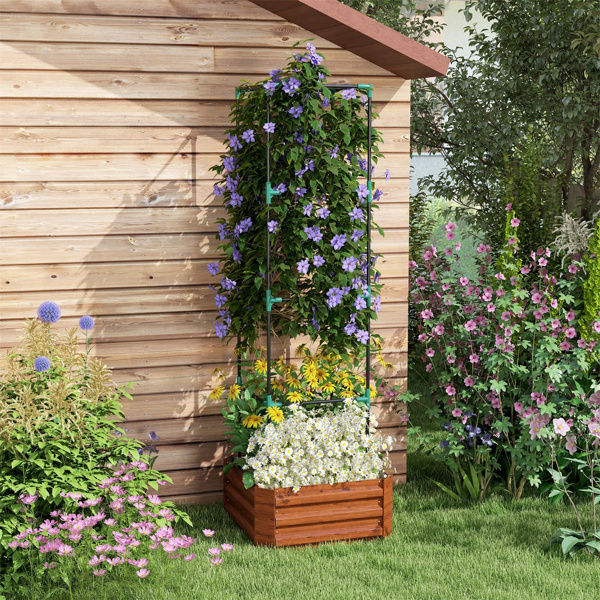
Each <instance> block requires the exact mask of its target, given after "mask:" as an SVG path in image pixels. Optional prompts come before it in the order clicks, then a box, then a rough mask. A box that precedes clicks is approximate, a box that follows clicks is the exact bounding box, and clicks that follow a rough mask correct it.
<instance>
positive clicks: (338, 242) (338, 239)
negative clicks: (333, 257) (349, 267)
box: [331, 233, 346, 250]
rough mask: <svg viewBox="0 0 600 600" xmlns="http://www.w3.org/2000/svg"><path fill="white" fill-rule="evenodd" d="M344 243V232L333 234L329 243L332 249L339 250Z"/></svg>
mask: <svg viewBox="0 0 600 600" xmlns="http://www.w3.org/2000/svg"><path fill="white" fill-rule="evenodd" d="M345 243H346V234H345V233H342V234H340V235H334V236H333V238H332V239H331V245H332V246H333V249H334V250H341V249H342V246H343V245H344V244H345Z"/></svg>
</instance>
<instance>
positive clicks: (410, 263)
mask: <svg viewBox="0 0 600 600" xmlns="http://www.w3.org/2000/svg"><path fill="white" fill-rule="evenodd" d="M408 268H409V269H410V270H411V271H413V270H414V269H416V268H417V263H416V262H415V261H414V260H409V261H408Z"/></svg>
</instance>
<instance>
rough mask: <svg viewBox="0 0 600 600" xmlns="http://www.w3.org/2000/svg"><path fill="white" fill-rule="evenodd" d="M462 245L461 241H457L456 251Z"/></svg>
mask: <svg viewBox="0 0 600 600" xmlns="http://www.w3.org/2000/svg"><path fill="white" fill-rule="evenodd" d="M461 247H462V244H461V242H458V244H456V251H457V252H458V251H459V250H460V249H461Z"/></svg>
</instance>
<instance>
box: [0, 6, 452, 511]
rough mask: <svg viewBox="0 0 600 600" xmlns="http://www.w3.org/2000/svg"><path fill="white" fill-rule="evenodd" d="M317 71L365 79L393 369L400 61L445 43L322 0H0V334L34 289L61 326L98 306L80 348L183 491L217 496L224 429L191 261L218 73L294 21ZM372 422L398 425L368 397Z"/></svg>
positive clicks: (400, 297) (397, 347)
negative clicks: (411, 35) (154, 437)
mask: <svg viewBox="0 0 600 600" xmlns="http://www.w3.org/2000/svg"><path fill="white" fill-rule="evenodd" d="M309 38H314V41H313V43H314V44H315V46H316V47H317V49H318V50H319V51H320V52H323V53H324V55H325V58H326V63H325V64H326V65H327V67H328V68H329V69H330V71H331V73H332V77H331V78H330V79H329V82H330V83H359V82H362V83H371V84H373V87H374V92H373V96H374V103H375V106H376V107H377V109H378V110H379V113H380V118H379V119H378V120H377V121H376V122H375V123H374V125H375V126H376V127H377V128H379V129H380V131H381V132H382V133H383V136H384V138H385V144H384V145H383V147H382V150H383V152H384V153H385V154H386V159H385V161H384V163H383V164H382V163H380V165H381V168H378V170H377V176H378V177H379V178H381V177H382V175H383V173H384V171H385V169H386V168H387V169H389V170H390V173H391V179H390V180H389V181H385V182H382V183H381V187H382V190H383V192H384V195H383V198H382V200H381V204H382V208H381V210H380V212H379V215H378V221H379V223H380V224H381V225H383V226H384V229H385V230H386V236H385V238H381V237H379V236H376V237H375V245H374V250H375V251H376V252H382V253H383V254H384V255H385V260H384V261H383V264H382V265H381V271H382V280H383V282H384V283H385V288H384V292H383V310H382V312H381V313H380V317H379V320H378V321H377V322H374V331H377V332H378V333H380V334H382V335H383V336H384V337H385V339H386V340H387V346H386V353H387V354H388V359H391V360H392V361H393V362H395V363H396V364H398V365H399V367H400V371H399V375H400V376H405V375H406V350H407V346H406V338H407V336H406V327H407V283H408V280H407V276H408V256H407V252H408V200H409V198H408V187H409V117H410V111H409V108H410V107H409V101H410V81H409V80H410V79H411V78H416V77H429V76H434V75H438V74H442V73H444V72H445V70H446V67H447V63H448V61H447V59H446V58H444V57H443V56H441V55H439V54H436V53H435V52H433V51H432V50H430V49H429V48H426V47H424V46H422V45H420V44H418V43H416V42H414V41H412V40H409V39H408V38H406V37H404V36H402V35H401V34H399V33H396V32H394V31H392V30H391V29H388V28H386V27H384V26H383V25H381V24H379V23H376V22H375V21H373V20H371V19H369V18H368V17H366V16H364V15H363V14H361V13H358V12H356V11H353V10H352V9H349V8H348V7H346V6H344V5H341V4H340V3H339V2H336V1H335V0H253V1H251V0H136V1H134V2H132V1H130V2H127V1H126V0H2V1H1V2H0V39H1V40H2V41H1V43H0V96H1V98H0V152H1V157H0V231H1V238H0V257H1V260H2V266H1V280H0V290H1V297H0V335H1V344H2V346H3V347H7V346H11V345H13V344H15V343H16V342H17V341H18V338H19V336H20V331H19V328H20V326H21V324H22V321H23V319H24V318H27V317H33V316H35V313H36V309H37V307H38V305H39V304H40V303H41V302H43V301H45V300H53V301H55V302H57V303H58V304H59V305H60V306H61V308H62V311H63V318H62V319H61V320H60V322H59V323H58V327H59V328H60V327H67V326H74V325H76V324H77V320H78V318H79V317H80V316H81V315H83V314H89V315H92V316H93V317H94V318H95V319H96V327H95V329H94V330H93V338H94V341H95V345H94V352H95V353H96V354H98V355H100V356H102V357H103V358H104V359H105V360H106V362H107V363H108V365H109V366H110V367H112V368H113V369H114V378H115V380H116V381H117V382H119V383H124V382H127V381H132V382H134V383H136V387H135V389H134V391H133V393H134V398H135V400H134V401H133V402H128V403H127V404H126V405H125V410H126V415H127V419H128V422H127V424H126V425H125V427H126V428H127V429H128V434H129V435H130V436H134V437H137V438H139V439H142V440H148V433H149V432H150V431H155V432H156V433H157V434H158V435H159V436H160V438H161V442H160V443H159V446H160V454H159V458H158V460H157V463H156V466H157V468H160V469H162V470H164V471H165V472H167V473H168V474H169V475H170V476H171V477H172V478H173V481H174V484H173V486H170V487H169V489H168V490H167V489H165V490H163V492H164V494H163V495H164V496H171V497H172V499H174V500H178V501H184V502H204V501H211V500H214V499H217V498H220V497H221V489H222V473H221V467H220V465H221V464H222V459H223V453H224V448H225V442H224V439H223V428H222V425H221V415H220V414H219V405H218V403H216V402H215V401H212V400H209V397H208V395H209V393H210V390H211V389H212V386H213V385H214V381H213V380H212V375H211V374H212V371H213V369H214V368H215V367H217V366H222V367H226V366H227V365H228V364H230V365H231V364H232V362H233V361H232V355H231V348H230V347H228V346H226V345H225V344H223V343H222V342H221V341H220V340H219V339H217V338H216V337H215V335H214V332H213V327H214V321H215V312H214V306H213V301H212V300H213V299H212V293H211V292H210V291H209V290H208V287H207V286H208V283H209V273H208V271H207V269H206V263H207V262H209V261H211V260H214V259H215V256H216V254H215V252H216V245H217V243H216V241H215V236H214V231H215V225H214V222H215V219H216V218H217V217H218V216H219V215H221V214H223V209H222V207H221V206H219V199H218V198H215V197H214V196H213V195H212V193H211V192H212V185H213V184H212V182H211V180H212V179H213V177H214V175H213V173H211V172H209V167H211V166H212V165H214V164H216V163H217V162H218V161H219V154H220V153H221V152H222V141H223V138H224V129H225V128H226V127H227V124H228V113H229V108H230V105H231V103H232V101H233V99H234V97H235V87H236V85H238V84H239V83H240V82H241V80H242V79H248V80H250V81H252V80H259V79H261V78H264V77H265V76H266V74H267V73H268V71H269V70H270V69H273V68H277V67H280V66H282V65H283V64H284V62H285V59H286V57H288V56H289V55H290V54H291V53H292V52H293V50H292V49H291V46H292V44H293V43H294V42H296V41H299V40H306V39H309ZM373 410H374V411H375V412H376V413H377V414H378V416H379V419H380V423H381V426H382V427H383V428H384V430H385V433H391V434H393V435H396V436H397V437H398V438H399V440H400V441H399V444H398V447H397V449H396V450H395V451H394V453H393V460H394V464H395V466H396V468H397V479H398V480H400V481H402V480H403V478H404V477H405V473H406V461H405V450H404V437H403V431H402V430H401V428H400V420H399V418H398V415H397V414H396V413H395V412H394V410H393V407H392V406H391V405H390V404H389V403H388V404H386V403H383V402H377V403H376V404H374V405H373Z"/></svg>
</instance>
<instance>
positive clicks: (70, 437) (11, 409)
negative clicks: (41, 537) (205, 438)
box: [0, 302, 169, 563]
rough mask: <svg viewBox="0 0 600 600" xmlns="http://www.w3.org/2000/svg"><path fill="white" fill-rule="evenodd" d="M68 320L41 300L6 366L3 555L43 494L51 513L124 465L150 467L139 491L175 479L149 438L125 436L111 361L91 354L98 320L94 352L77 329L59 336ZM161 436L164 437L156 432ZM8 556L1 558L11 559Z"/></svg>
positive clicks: (0, 491) (1, 450)
mask: <svg viewBox="0 0 600 600" xmlns="http://www.w3.org/2000/svg"><path fill="white" fill-rule="evenodd" d="M59 318H60V309H59V307H58V306H57V305H56V304H55V303H53V302H45V303H43V304H42V305H41V306H40V309H39V311H38V319H32V320H29V321H27V323H26V326H25V337H24V339H23V342H22V345H21V348H20V349H12V350H9V351H8V352H7V353H6V355H5V356H4V358H3V365H2V370H1V372H0V440H1V445H0V558H1V557H2V556H5V552H6V548H7V544H8V541H7V540H8V539H9V538H10V536H11V535H13V534H15V533H16V532H17V530H18V529H19V528H20V527H21V526H22V525H23V523H24V520H23V519H24V517H23V514H22V512H21V508H22V504H18V503H15V498H25V497H34V496H35V497H36V498H37V501H36V511H37V513H38V515H39V516H40V517H41V518H46V517H48V515H49V514H50V513H51V512H52V511H56V510H62V509H63V507H64V506H65V502H66V500H65V496H64V494H65V493H71V492H73V493H78V494H81V498H82V499H83V501H85V500H87V499H88V498H94V497H96V495H97V492H98V484H99V483H100V482H101V481H102V480H103V479H106V478H107V477H111V476H112V474H113V471H114V469H116V468H119V465H120V464H121V463H130V462H131V461H132V460H136V461H137V462H138V463H139V464H143V465H144V467H145V468H144V470H140V471H139V473H138V475H137V477H136V479H135V482H134V483H132V484H131V485H130V486H129V487H130V488H131V489H130V490H129V492H130V493H131V494H138V495H140V494H145V493H146V491H147V488H148V486H149V485H150V486H151V487H153V488H154V489H158V488H157V485H158V481H159V480H169V478H168V477H165V476H164V475H162V474H161V473H160V472H159V471H156V470H154V469H152V468H151V467H152V464H153V460H150V459H149V457H147V456H145V455H143V454H142V452H143V451H144V444H143V443H141V442H139V441H135V440H131V439H128V438H126V437H124V436H123V433H124V431H123V429H121V428H120V427H119V425H118V423H119V422H120V421H122V420H123V419H124V414H123V411H122V404H121V400H122V399H123V398H129V399H130V398H131V396H130V394H129V393H128V392H127V386H124V387H123V388H117V387H116V386H115V384H114V383H113V382H112V380H111V374H110V371H109V369H108V368H107V367H106V365H105V364H104V363H103V362H102V361H101V360H99V359H97V358H94V357H92V356H90V353H89V336H88V335H87V333H88V331H89V329H91V327H92V326H93V320H92V319H91V317H89V316H87V315H86V316H85V317H82V319H81V321H80V325H81V327H82V328H83V329H84V331H86V342H87V343H86V352H80V351H79V350H78V339H77V333H76V329H75V328H73V329H69V330H67V332H66V333H65V335H64V336H63V337H57V335H56V334H55V333H54V332H53V331H52V329H51V325H52V323H55V322H56V321H58V319H59ZM155 437H156V436H155ZM3 562H4V561H0V563H3Z"/></svg>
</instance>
